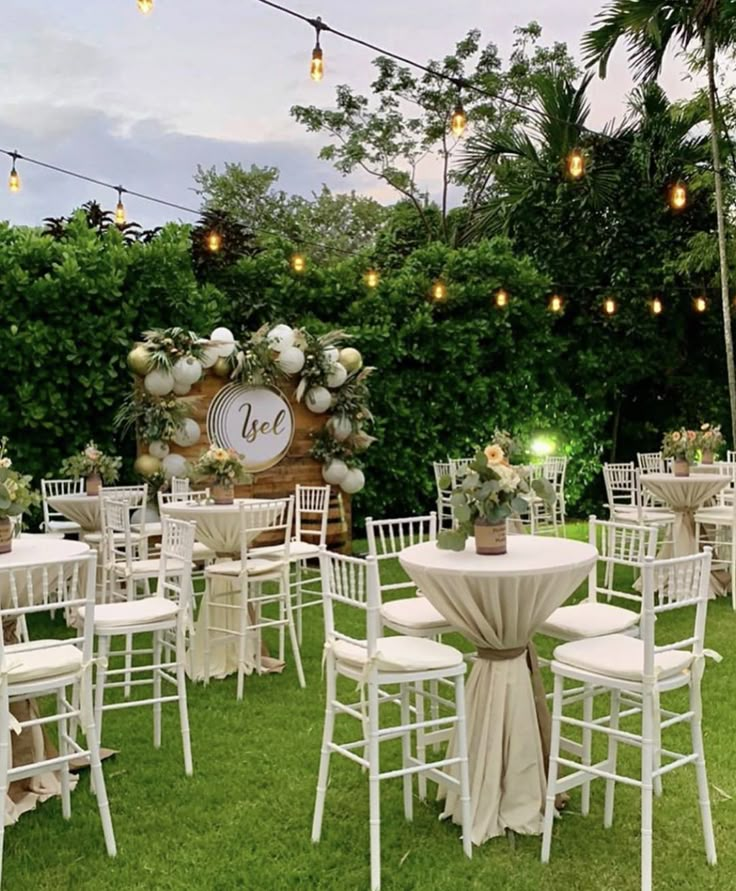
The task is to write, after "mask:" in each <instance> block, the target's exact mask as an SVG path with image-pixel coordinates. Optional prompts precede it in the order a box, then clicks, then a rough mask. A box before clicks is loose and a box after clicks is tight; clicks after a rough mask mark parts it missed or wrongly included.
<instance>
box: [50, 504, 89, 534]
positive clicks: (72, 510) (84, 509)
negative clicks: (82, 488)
mask: <svg viewBox="0 0 736 891" xmlns="http://www.w3.org/2000/svg"><path fill="white" fill-rule="evenodd" d="M48 502H49V504H50V505H51V507H53V509H54V510H58V511H59V513H60V514H64V516H65V517H66V518H67V520H71V521H72V522H73V523H78V524H79V526H80V527H81V529H82V533H85V532H87V533H89V532H99V531H100V499H99V496H97V495H54V496H52V497H51V498H49V499H48Z"/></svg>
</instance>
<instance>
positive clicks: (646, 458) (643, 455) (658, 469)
mask: <svg viewBox="0 0 736 891" xmlns="http://www.w3.org/2000/svg"><path fill="white" fill-rule="evenodd" d="M636 463H637V464H638V465H639V472H640V473H664V458H663V457H662V452H637V453H636Z"/></svg>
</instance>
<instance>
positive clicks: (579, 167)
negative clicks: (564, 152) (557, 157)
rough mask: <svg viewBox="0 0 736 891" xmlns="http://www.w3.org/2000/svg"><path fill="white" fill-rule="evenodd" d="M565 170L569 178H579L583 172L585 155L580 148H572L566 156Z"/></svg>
mask: <svg viewBox="0 0 736 891" xmlns="http://www.w3.org/2000/svg"><path fill="white" fill-rule="evenodd" d="M567 172H568V174H569V175H570V178H571V179H580V177H581V176H583V174H584V173H585V156H584V155H583V153H582V152H581V151H580V149H573V150H572V151H571V152H570V154H569V155H568V156H567Z"/></svg>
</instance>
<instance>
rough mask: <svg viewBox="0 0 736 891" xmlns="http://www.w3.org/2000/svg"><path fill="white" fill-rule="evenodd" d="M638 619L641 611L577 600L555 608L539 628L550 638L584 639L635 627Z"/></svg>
mask: <svg viewBox="0 0 736 891" xmlns="http://www.w3.org/2000/svg"><path fill="white" fill-rule="evenodd" d="M638 621H639V613H635V612H634V611H633V610H631V609H624V608H623V607H620V606H612V605H611V604H609V603H588V602H587V601H586V602H584V603H576V604H575V605H574V606H561V607H560V608H559V609H556V610H555V611H554V612H553V613H552V615H551V616H550V617H549V618H548V619H547V621H546V622H545V623H544V625H542V627H541V628H540V629H539V630H540V632H541V633H542V634H546V635H548V636H549V637H558V638H562V639H563V640H581V639H583V638H586V637H602V636H603V635H605V634H617V633H618V632H620V631H626V630H627V629H628V628H633V627H634V626H635V625H636V624H637V623H638Z"/></svg>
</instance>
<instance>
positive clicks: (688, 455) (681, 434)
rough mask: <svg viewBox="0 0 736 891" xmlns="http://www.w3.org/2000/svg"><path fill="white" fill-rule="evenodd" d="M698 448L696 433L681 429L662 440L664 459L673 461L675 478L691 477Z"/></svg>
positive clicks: (673, 431) (670, 432)
mask: <svg viewBox="0 0 736 891" xmlns="http://www.w3.org/2000/svg"><path fill="white" fill-rule="evenodd" d="M697 447H698V436H697V434H696V432H695V431H694V430H686V429H685V428H684V427H680V428H679V429H678V430H670V431H669V432H668V433H665V435H664V438H663V439H662V457H664V458H672V459H673V462H674V472H675V476H689V475H690V464H691V462H692V461H693V460H694V459H695V451H696V449H697Z"/></svg>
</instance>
